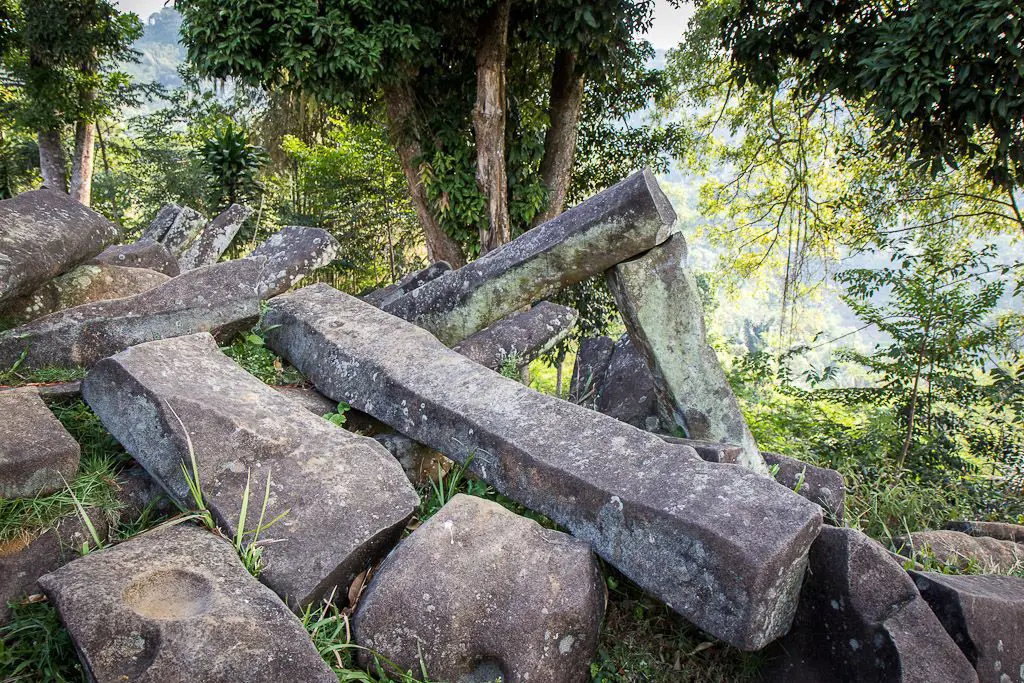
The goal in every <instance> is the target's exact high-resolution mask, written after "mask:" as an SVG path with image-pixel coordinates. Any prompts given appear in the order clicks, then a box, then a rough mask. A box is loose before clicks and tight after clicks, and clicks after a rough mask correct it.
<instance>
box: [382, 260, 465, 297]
mask: <svg viewBox="0 0 1024 683" xmlns="http://www.w3.org/2000/svg"><path fill="white" fill-rule="evenodd" d="M451 269H452V267H451V266H450V265H449V264H448V262H447V261H437V262H435V263H431V264H430V265H429V266H427V267H426V268H424V269H422V270H417V271H415V272H412V273H409V274H408V275H406V276H405V277H403V278H402V279H401V280H399V281H398V282H395V283H394V284H390V285H388V286H387V287H381V288H380V289H375V290H373V291H372V292H370V293H369V294H367V295H365V296H364V297H362V299H363V301H365V302H366V303H368V304H372V305H374V306H376V307H377V308H381V307H382V306H384V305H385V304H389V303H391V302H392V301H395V300H396V299H399V298H401V297H403V296H405V295H406V294H408V293H409V292H411V291H412V290H414V289H416V288H417V287H422V286H423V285H425V284H426V283H428V282H430V281H431V280H436V279H437V278H439V277H441V276H442V275H444V274H445V273H447V272H448V271H449V270H451Z"/></svg>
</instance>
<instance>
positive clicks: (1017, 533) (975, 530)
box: [943, 522, 1024, 543]
mask: <svg viewBox="0 0 1024 683" xmlns="http://www.w3.org/2000/svg"><path fill="white" fill-rule="evenodd" d="M943 528H944V529H947V530H949V531H959V532H961V533H965V534H967V535H968V536H987V537H988V538H995V539H997V540H1000V541H1013V542H1014V543H1024V525H1021V524H1010V523H1009V522H946V524H945V525H944V526H943Z"/></svg>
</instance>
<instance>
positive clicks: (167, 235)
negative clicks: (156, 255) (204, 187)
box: [142, 204, 207, 259]
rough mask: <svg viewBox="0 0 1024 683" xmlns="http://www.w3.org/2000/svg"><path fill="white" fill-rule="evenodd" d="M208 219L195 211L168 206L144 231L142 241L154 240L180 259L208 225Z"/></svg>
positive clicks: (158, 213)
mask: <svg viewBox="0 0 1024 683" xmlns="http://www.w3.org/2000/svg"><path fill="white" fill-rule="evenodd" d="M206 223H207V220H206V217H205V216H203V215H202V214H201V213H199V212H198V211H196V210H195V209H190V208H188V207H182V206H178V205H177V204H167V205H165V206H164V207H163V208H161V209H160V211H158V212H157V214H156V218H154V219H153V222H152V223H150V224H149V226H148V227H147V228H146V229H145V231H143V233H142V239H152V240H156V241H157V242H160V243H161V244H163V245H164V246H165V247H167V248H168V249H169V250H170V252H171V254H173V255H174V258H176V259H177V258H179V257H180V256H181V255H182V253H184V251H185V249H187V248H188V246H189V245H190V244H191V243H192V242H193V240H195V238H196V235H198V234H199V231H200V230H202V229H203V227H204V226H205V225H206Z"/></svg>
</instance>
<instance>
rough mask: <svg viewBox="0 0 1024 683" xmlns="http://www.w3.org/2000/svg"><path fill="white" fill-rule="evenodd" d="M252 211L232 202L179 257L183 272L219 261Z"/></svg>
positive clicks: (179, 264) (179, 265)
mask: <svg viewBox="0 0 1024 683" xmlns="http://www.w3.org/2000/svg"><path fill="white" fill-rule="evenodd" d="M252 213H253V211H252V209H250V208H249V207H247V206H242V205H241V204H232V205H231V206H229V207H228V208H227V209H225V210H224V212H223V213H221V214H220V215H219V216H217V217H216V218H214V219H213V220H212V221H210V222H209V223H207V224H206V226H205V227H204V228H203V229H202V230H201V231H200V232H199V234H198V235H196V238H195V239H194V240H192V242H191V244H189V245H188V248H187V249H185V251H184V253H182V255H181V257H180V258H178V267H179V268H181V272H183V273H184V272H185V271H189V270H193V269H195V268H200V267H202V266H210V265H213V264H214V263H216V262H217V261H219V260H220V257H221V255H222V254H223V253H224V252H225V251H226V250H227V248H228V247H229V246H231V242H232V240H234V239H235V235H237V234H238V231H239V230H240V229H241V228H242V223H244V222H245V219H247V218H248V217H249V216H251V215H252Z"/></svg>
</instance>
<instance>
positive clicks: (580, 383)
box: [569, 337, 615, 410]
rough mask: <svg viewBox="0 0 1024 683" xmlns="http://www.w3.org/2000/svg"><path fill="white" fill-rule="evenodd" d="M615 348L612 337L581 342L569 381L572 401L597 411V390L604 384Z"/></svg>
mask: <svg viewBox="0 0 1024 683" xmlns="http://www.w3.org/2000/svg"><path fill="white" fill-rule="evenodd" d="M614 348H615V342H614V341H612V338H611V337H590V338H588V339H584V340H583V341H581V342H580V348H579V350H578V351H577V352H576V364H575V365H573V367H572V379H571V380H570V381H569V400H570V401H572V402H573V403H575V404H577V405H581V406H585V407H587V408H593V409H595V410H596V406H597V390H598V387H600V386H601V383H602V382H604V377H605V373H607V372H608V365H609V364H610V363H611V361H612V352H613V350H614Z"/></svg>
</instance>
